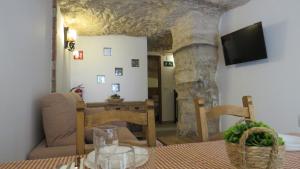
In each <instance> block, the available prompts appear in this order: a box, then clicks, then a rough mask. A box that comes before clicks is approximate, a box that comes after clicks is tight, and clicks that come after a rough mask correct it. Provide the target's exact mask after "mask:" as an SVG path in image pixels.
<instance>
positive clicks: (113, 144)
mask: <svg viewBox="0 0 300 169" xmlns="http://www.w3.org/2000/svg"><path fill="white" fill-rule="evenodd" d="M93 144H94V149H95V163H96V164H98V160H99V158H98V157H99V156H100V150H101V149H103V148H105V147H106V148H107V150H108V149H109V150H110V151H109V153H111V154H113V153H115V151H116V149H117V147H118V144H119V140H118V131H117V127H116V126H113V125H103V126H98V127H94V130H93ZM96 169H101V168H99V166H98V165H96Z"/></svg>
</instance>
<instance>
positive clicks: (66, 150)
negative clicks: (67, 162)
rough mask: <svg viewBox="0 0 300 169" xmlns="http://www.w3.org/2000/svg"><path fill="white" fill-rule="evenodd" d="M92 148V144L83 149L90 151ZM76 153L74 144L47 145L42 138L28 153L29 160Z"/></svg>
mask: <svg viewBox="0 0 300 169" xmlns="http://www.w3.org/2000/svg"><path fill="white" fill-rule="evenodd" d="M93 149H94V147H93V145H91V144H87V145H85V150H86V151H87V152H90V151H92V150H93ZM73 155H76V145H68V146H57V147H47V146H46V141H45V140H43V141H42V142H41V143H40V144H39V145H38V146H36V147H35V148H34V149H33V150H32V151H31V152H30V153H29V155H28V159H29V160H35V159H45V158H54V157H63V156H73Z"/></svg>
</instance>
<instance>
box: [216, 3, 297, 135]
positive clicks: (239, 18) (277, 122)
mask: <svg viewBox="0 0 300 169" xmlns="http://www.w3.org/2000/svg"><path fill="white" fill-rule="evenodd" d="M299 10H300V1H299V0H288V1H284V0H251V1H250V2H249V3H248V4H246V5H244V6H242V7H239V8H236V9H234V10H231V11H229V12H227V13H225V15H224V16H223V17H222V21H221V23H220V32H221V34H222V35H224V34H227V33H230V32H232V31H234V30H237V29H239V28H243V27H245V26H248V25H251V24H253V23H255V22H258V21H262V22H263V27H264V32H265V39H266V45H267V51H268V57H269V58H268V59H267V60H260V61H255V62H249V63H244V64H239V65H233V66H228V67H225V66H224V65H225V63H224V57H223V55H220V61H219V67H218V76H217V81H218V86H219V89H220V97H221V103H223V104H227V103H231V104H241V97H242V96H243V95H252V96H253V99H254V105H255V108H256V111H257V114H256V116H257V119H258V120H262V121H265V122H267V123H269V124H270V125H271V126H273V127H275V129H277V130H278V131H279V132H299V131H300V128H299V127H298V121H299V120H300V119H299V118H300V117H299V116H300V104H299V95H300V90H299V86H300V76H299V75H298V74H299V72H300V66H299V63H300V57H299V55H300V50H299V37H300V29H299V27H300V20H299ZM220 53H221V52H220ZM225 124H228V121H225Z"/></svg>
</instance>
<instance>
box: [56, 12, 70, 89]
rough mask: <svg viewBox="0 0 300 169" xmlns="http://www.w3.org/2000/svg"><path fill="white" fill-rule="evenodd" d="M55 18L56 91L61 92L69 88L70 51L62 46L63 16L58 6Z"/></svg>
mask: <svg viewBox="0 0 300 169" xmlns="http://www.w3.org/2000/svg"><path fill="white" fill-rule="evenodd" d="M56 18H57V20H56V22H57V23H56V28H57V33H56V92H60V93H63V92H68V91H70V89H71V82H70V79H71V78H70V75H71V74H70V70H71V68H70V67H71V55H70V54H71V52H69V51H68V50H65V48H64V18H63V16H62V14H61V11H60V8H59V7H58V9H57V13H56Z"/></svg>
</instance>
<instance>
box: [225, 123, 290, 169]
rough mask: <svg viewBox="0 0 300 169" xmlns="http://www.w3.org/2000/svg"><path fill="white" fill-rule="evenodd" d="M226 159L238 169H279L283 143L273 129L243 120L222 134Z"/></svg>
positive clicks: (262, 124) (282, 156) (281, 161)
mask: <svg viewBox="0 0 300 169" xmlns="http://www.w3.org/2000/svg"><path fill="white" fill-rule="evenodd" d="M224 138H225V141H226V143H225V145H226V151H227V154H228V157H229V159H230V162H231V164H232V165H234V166H235V167H236V168H239V169H280V168H281V167H282V163H283V158H284V142H283V140H282V138H280V137H278V135H277V133H276V132H275V131H274V129H272V128H270V127H269V126H268V125H266V124H264V123H262V122H255V121H250V120H244V121H241V122H239V123H237V124H236V125H234V126H232V127H230V128H229V129H228V130H227V131H225V134H224Z"/></svg>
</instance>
